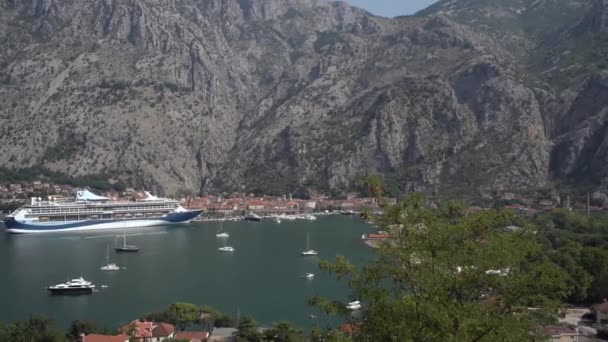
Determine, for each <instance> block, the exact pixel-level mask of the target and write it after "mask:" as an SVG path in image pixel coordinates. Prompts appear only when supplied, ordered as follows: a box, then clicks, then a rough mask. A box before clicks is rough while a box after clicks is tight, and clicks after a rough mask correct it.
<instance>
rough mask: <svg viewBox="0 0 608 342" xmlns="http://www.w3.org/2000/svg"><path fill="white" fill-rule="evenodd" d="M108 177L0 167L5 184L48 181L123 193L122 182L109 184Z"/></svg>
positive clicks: (30, 168) (40, 167)
mask: <svg viewBox="0 0 608 342" xmlns="http://www.w3.org/2000/svg"><path fill="white" fill-rule="evenodd" d="M110 178H112V177H111V176H110V175H105V174H97V175H86V176H81V177H70V176H68V175H65V174H63V173H60V172H55V171H51V170H49V169H47V168H45V167H42V166H32V167H27V168H20V169H8V168H5V167H0V180H1V181H5V182H13V183H23V182H31V181H35V180H41V181H48V182H51V183H55V184H67V185H71V186H74V187H84V186H90V187H92V188H94V189H97V190H102V191H108V190H116V191H124V190H125V189H126V186H125V184H124V183H122V182H115V183H110V181H109V179H110Z"/></svg>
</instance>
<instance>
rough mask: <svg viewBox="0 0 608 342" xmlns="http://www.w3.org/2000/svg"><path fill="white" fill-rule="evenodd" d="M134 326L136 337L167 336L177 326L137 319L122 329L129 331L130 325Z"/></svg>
mask: <svg viewBox="0 0 608 342" xmlns="http://www.w3.org/2000/svg"><path fill="white" fill-rule="evenodd" d="M130 326H133V327H134V329H133V330H134V331H133V336H134V337H140V338H141V337H167V336H170V335H171V334H172V333H173V332H175V327H174V326H173V325H171V324H168V323H156V322H145V321H140V320H135V321H133V322H131V323H130V324H129V325H127V326H125V327H123V328H122V331H123V332H125V331H128V330H129V327H130Z"/></svg>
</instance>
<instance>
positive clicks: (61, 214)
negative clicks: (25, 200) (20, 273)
mask: <svg viewBox="0 0 608 342" xmlns="http://www.w3.org/2000/svg"><path fill="white" fill-rule="evenodd" d="M146 195H147V197H146V198H145V199H142V200H138V201H110V200H109V199H108V198H106V197H102V196H98V195H96V194H94V193H92V192H90V191H88V190H83V191H77V192H76V196H75V199H74V200H73V201H53V200H49V201H42V200H40V199H39V198H32V199H31V200H30V204H28V205H25V206H23V207H21V208H19V209H17V210H15V211H14V212H13V213H11V214H10V215H8V216H6V217H5V218H4V225H5V226H6V230H7V232H9V233H17V234H27V233H51V232H70V231H86V230H100V229H125V228H137V227H152V226H160V225H167V224H176V223H187V222H190V221H191V220H192V219H194V218H195V217H197V216H199V215H200V214H201V213H202V212H203V211H202V210H187V209H184V208H183V207H182V206H181V205H180V204H179V202H178V201H175V200H172V199H166V198H157V197H155V196H152V195H150V194H149V193H147V192H146Z"/></svg>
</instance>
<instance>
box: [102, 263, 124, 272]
mask: <svg viewBox="0 0 608 342" xmlns="http://www.w3.org/2000/svg"><path fill="white" fill-rule="evenodd" d="M101 270H102V271H119V270H120V267H118V265H116V264H107V265H105V266H101Z"/></svg>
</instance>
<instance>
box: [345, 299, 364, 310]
mask: <svg viewBox="0 0 608 342" xmlns="http://www.w3.org/2000/svg"><path fill="white" fill-rule="evenodd" d="M346 308H347V309H348V310H353V311H355V310H359V309H361V302H359V301H358V300H356V301H354V302H350V303H348V304H346Z"/></svg>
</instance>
